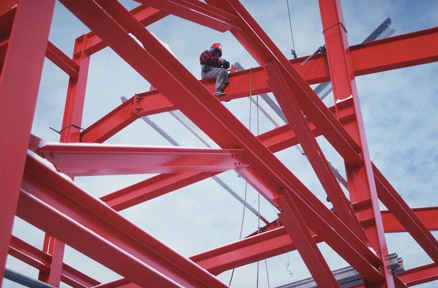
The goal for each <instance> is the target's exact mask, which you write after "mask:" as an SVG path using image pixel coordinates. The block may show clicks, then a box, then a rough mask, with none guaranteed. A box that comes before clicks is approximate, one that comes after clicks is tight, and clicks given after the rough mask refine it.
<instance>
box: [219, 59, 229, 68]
mask: <svg viewBox="0 0 438 288" xmlns="http://www.w3.org/2000/svg"><path fill="white" fill-rule="evenodd" d="M219 64H221V67H222V68H225V69H228V68H230V62H228V61H227V60H225V59H223V58H219Z"/></svg>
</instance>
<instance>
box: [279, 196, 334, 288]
mask: <svg viewBox="0 0 438 288" xmlns="http://www.w3.org/2000/svg"><path fill="white" fill-rule="evenodd" d="M283 195H284V197H281V198H279V201H280V204H282V205H281V207H283V212H281V213H280V214H278V215H279V216H280V219H281V220H282V223H284V227H285V230H286V232H287V233H288V234H289V237H290V238H291V239H292V242H293V243H294V244H295V246H296V247H297V250H298V252H299V253H300V256H301V258H302V259H303V261H304V263H305V264H306V266H307V268H308V269H309V271H310V273H311V274H312V276H313V279H314V280H315V282H316V284H317V285H318V286H320V287H323V286H328V287H340V286H339V283H338V281H336V279H335V276H334V275H333V272H332V271H331V270H330V267H329V266H328V264H327V262H326V261H325V259H324V256H322V253H321V251H319V249H318V247H317V246H316V242H315V240H314V239H313V236H312V235H311V234H310V232H309V229H308V228H307V225H306V222H305V221H304V219H303V217H302V216H301V213H300V211H299V210H298V208H297V206H296V205H295V203H294V201H293V199H292V198H291V197H290V196H289V195H288V193H287V191H285V193H283Z"/></svg>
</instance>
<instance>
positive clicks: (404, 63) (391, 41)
mask: <svg viewBox="0 0 438 288" xmlns="http://www.w3.org/2000/svg"><path fill="white" fill-rule="evenodd" d="M437 37H438V28H431V29H427V30H423V31H418V32H413V33H409V34H404V35H400V36H395V37H390V38H385V39H381V40H376V41H372V42H366V43H364V44H361V45H355V46H350V51H351V57H352V61H353V69H354V71H355V75H356V76H360V75H367V74H370V73H376V72H383V71H388V70H391V69H395V68H403V67H410V66H414V65H419V64H423V63H431V62H436V61H438V52H437V51H438V47H436V46H437V45H438V44H437V41H435V39H436V38H437ZM416 39H421V41H420V44H422V46H421V47H417V46H415V47H413V46H412V45H415V43H417V42H415V40H416ZM431 45H432V46H433V47H431ZM434 47H435V49H433V48H434ZM418 49H421V51H423V50H425V52H424V53H412V51H418ZM387 54H391V57H386V55H387ZM306 58H307V57H301V58H297V59H293V60H290V63H291V64H292V65H293V67H294V68H295V69H296V70H297V71H298V73H299V74H300V75H301V76H302V77H303V78H304V79H305V80H306V81H307V83H308V84H316V83H320V82H326V81H330V77H329V72H328V69H327V65H326V63H325V60H324V57H323V56H322V55H317V56H315V57H314V58H312V59H311V60H309V61H308V62H307V63H306V64H305V65H303V66H301V62H303V61H304V60H305V59H306ZM250 75H251V76H252V80H253V81H252V83H253V87H252V95H256V94H263V93H267V92H270V88H269V86H268V84H267V82H266V80H267V79H268V76H267V75H266V72H265V71H264V70H263V69H262V68H261V67H258V68H253V69H247V70H244V71H239V72H235V73H231V74H230V77H229V81H230V85H229V86H228V87H227V96H226V97H223V100H229V99H237V98H241V97H246V96H248V95H249V92H250V89H249V84H248V83H249V82H250ZM201 82H202V83H203V84H204V85H205V86H206V87H207V89H208V90H209V91H214V83H213V82H212V81H210V80H203V81H201ZM139 95H141V96H142V97H141V98H139V102H138V103H137V104H136V105H137V106H138V107H139V108H141V111H140V113H139V114H138V115H139V116H145V115H151V114H156V113H161V112H166V111H172V110H175V109H176V107H175V106H174V105H173V104H172V103H171V102H170V101H169V100H167V98H165V97H164V96H163V95H162V94H161V93H160V92H158V91H150V92H145V93H141V94H139ZM133 105H134V103H133V99H132V98H131V99H129V100H128V101H127V102H126V103H124V104H122V105H121V106H119V107H117V108H116V109H114V110H113V111H111V112H110V113H108V114H107V115H106V116H104V117H103V118H102V119H100V120H98V121H97V122H96V123H94V124H93V125H91V126H90V127H88V128H87V129H85V130H84V131H82V133H81V141H82V142H90V143H93V142H103V141H105V140H106V139H108V138H110V137H111V136H112V135H114V134H116V133H117V132H118V131H120V130H121V129H123V128H124V127H126V126H127V125H129V124H130V123H132V122H133V121H135V120H136V119H138V117H137V116H136V115H134V114H133V113H132V111H133V108H132V107H133Z"/></svg>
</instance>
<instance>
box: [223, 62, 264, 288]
mask: <svg viewBox="0 0 438 288" xmlns="http://www.w3.org/2000/svg"><path fill="white" fill-rule="evenodd" d="M257 96H258V95H257ZM251 97H252V67H251V70H250V72H249V120H248V122H249V123H248V130H249V131H251V118H252V117H251V114H252V112H251ZM257 125H258V124H257ZM247 192H248V182H245V196H244V198H243V212H242V223H241V225H240V234H239V241H240V240H241V239H242V234H243V223H244V222H245V208H246V195H247ZM258 216H259V217H258V218H259V219H260V212H258ZM234 270H235V268H233V270H232V271H231V277H230V282H229V283H228V286H231V282H232V281H233V276H234ZM257 278H258V276H257ZM257 284H258V281H257Z"/></svg>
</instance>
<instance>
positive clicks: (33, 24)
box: [0, 0, 55, 284]
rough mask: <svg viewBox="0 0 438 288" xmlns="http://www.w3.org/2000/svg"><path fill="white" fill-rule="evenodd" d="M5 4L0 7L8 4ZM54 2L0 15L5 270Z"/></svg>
mask: <svg viewBox="0 0 438 288" xmlns="http://www.w3.org/2000/svg"><path fill="white" fill-rule="evenodd" d="M6 2H8V1H6ZM11 2H12V1H11ZM11 2H9V3H11ZM5 4H7V3H3V4H2V7H1V8H2V9H6V8H8V6H7V5H5ZM54 5H55V1H54V0H49V1H44V2H43V3H37V2H35V1H31V0H30V1H29V0H22V1H20V5H19V7H18V8H17V11H16V13H13V12H12V14H14V15H10V14H8V15H6V16H7V19H5V18H4V17H3V18H2V20H3V21H5V22H6V23H5V22H3V23H2V24H3V25H7V26H9V27H6V29H5V31H8V28H9V29H10V30H9V31H10V36H9V39H7V40H6V41H7V43H1V44H2V50H3V49H5V50H4V51H2V53H1V55H0V58H1V61H0V62H1V63H0V65H1V67H0V68H1V70H0V71H1V75H0V115H1V116H0V117H1V122H2V124H1V128H0V137H1V139H5V140H6V139H7V140H6V141H5V143H4V144H3V147H2V149H0V173H1V175H2V177H0V178H1V179H0V187H1V188H0V191H1V193H0V207H1V208H0V210H1V211H2V216H1V218H0V231H2V234H3V236H2V238H1V239H2V240H1V242H0V275H3V274H4V272H5V265H6V256H7V253H8V250H9V242H10V240H11V233H12V225H13V222H14V216H15V209H16V207H17V203H18V195H19V189H20V185H21V184H20V183H21V178H22V175H23V171H24V165H25V158H26V156H25V153H26V150H27V147H28V145H29V139H30V131H31V127H32V121H33V116H34V113H35V106H36V100H37V95H38V89H39V84H40V80H41V73H42V69H43V62H44V57H45V53H46V47H47V41H48V37H49V30H50V24H51V21H52V15H53V10H54ZM1 12H5V11H3V10H2V11H1ZM34 13H38V14H39V15H40V17H34V15H35V14H34ZM2 16H5V15H2ZM37 18H38V19H37ZM2 31H3V30H2ZM5 33H6V32H5ZM23 79H25V81H26V84H25V85H23V83H22V82H23ZM17 95H20V96H19V97H17ZM17 107H19V109H17ZM1 283H2V280H0V284H1Z"/></svg>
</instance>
